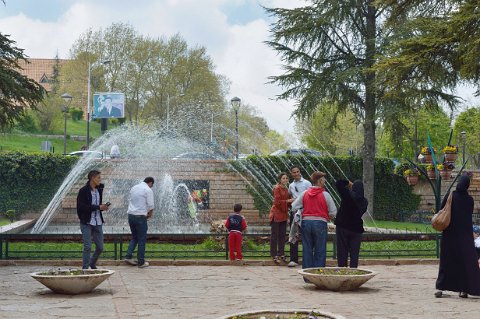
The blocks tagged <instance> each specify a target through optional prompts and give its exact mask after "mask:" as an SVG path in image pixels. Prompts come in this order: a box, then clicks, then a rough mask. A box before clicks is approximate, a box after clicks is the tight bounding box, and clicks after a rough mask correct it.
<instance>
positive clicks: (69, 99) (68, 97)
mask: <svg viewBox="0 0 480 319" xmlns="http://www.w3.org/2000/svg"><path fill="white" fill-rule="evenodd" d="M62 99H63V101H65V104H66V105H67V106H68V105H69V104H70V102H72V99H73V97H72V96H71V95H70V94H68V93H63V94H62Z"/></svg>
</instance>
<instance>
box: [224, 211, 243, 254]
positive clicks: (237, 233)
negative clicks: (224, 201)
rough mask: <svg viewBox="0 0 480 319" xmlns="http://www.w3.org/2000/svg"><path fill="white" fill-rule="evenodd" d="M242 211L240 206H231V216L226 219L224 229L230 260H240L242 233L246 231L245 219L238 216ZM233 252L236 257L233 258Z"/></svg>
mask: <svg viewBox="0 0 480 319" xmlns="http://www.w3.org/2000/svg"><path fill="white" fill-rule="evenodd" d="M241 211H242V205H241V204H235V205H234V206H233V214H231V215H230V216H228V217H227V220H226V221H225V227H226V228H227V229H228V250H229V251H230V260H235V259H237V260H241V259H242V258H243V255H242V232H243V231H244V230H245V229H247V222H246V221H245V217H243V216H242V215H240V212H241ZM235 252H236V253H237V256H236V257H235Z"/></svg>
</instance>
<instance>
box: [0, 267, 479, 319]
mask: <svg viewBox="0 0 480 319" xmlns="http://www.w3.org/2000/svg"><path fill="white" fill-rule="evenodd" d="M40 263H41V262H31V263H30V264H29V263H19V265H16V266H15V265H12V262H10V263H3V264H0V278H1V281H0V318H11V319H16V318H38V319H43V318H45V319H46V318H54V319H56V318H102V319H110V318H170V319H172V318H181V319H184V318H185V319H188V318H198V319H215V318H219V317H221V316H224V315H227V314H231V313H234V312H240V311H248V310H260V309H267V308H277V309H280V308H282V309H284V308H297V309H298V308H300V309H303V308H305V309H313V308H316V309H320V310H324V311H327V312H331V313H335V314H339V315H342V316H344V317H345V318H348V319H354V318H355V319H363V318H365V319H366V318H382V319H383V318H410V319H412V318H422V319H424V318H478V316H479V315H478V313H479V310H480V299H479V298H468V299H461V298H459V297H458V295H457V294H454V293H449V294H448V296H447V297H444V298H441V299H436V298H434V296H433V293H434V291H435V290H434V285H435V279H436V274H437V267H438V266H437V265H435V264H431V263H430V264H412V265H399V266H396V265H393V264H392V265H368V266H362V268H368V269H371V270H374V271H377V272H378V275H377V276H376V277H374V278H373V279H371V280H370V281H368V282H367V283H366V284H364V286H362V287H361V288H360V289H359V290H356V291H350V292H330V291H322V290H318V289H315V287H314V286H312V285H308V284H305V283H304V282H303V280H302V277H301V276H300V275H299V274H297V270H298V269H299V268H288V267H281V266H261V265H259V264H258V263H257V264H254V263H252V264H250V263H247V264H246V265H232V264H228V265H225V266H212V265H185V266H174V265H172V263H170V265H168V266H158V265H154V266H150V267H149V268H145V269H138V268H137V267H133V266H127V265H123V264H119V263H114V264H110V265H108V266H107V265H105V264H104V265H103V266H102V267H101V268H108V269H113V270H115V271H116V273H115V274H114V275H112V276H111V277H110V279H108V280H107V281H105V282H103V283H102V284H101V285H100V286H98V287H97V288H96V289H95V290H94V291H93V292H92V293H90V294H85V295H76V296H68V295H57V294H54V293H52V292H51V291H50V290H49V289H48V288H46V287H44V286H43V285H41V284H40V283H39V282H37V281H35V280H34V279H32V278H31V277H30V276H29V273H31V272H35V271H44V270H48V269H50V268H51V266H49V265H45V264H43V265H39V264H40ZM2 265H3V266H2ZM63 265H65V263H63V264H62V262H61V261H57V262H56V266H63Z"/></svg>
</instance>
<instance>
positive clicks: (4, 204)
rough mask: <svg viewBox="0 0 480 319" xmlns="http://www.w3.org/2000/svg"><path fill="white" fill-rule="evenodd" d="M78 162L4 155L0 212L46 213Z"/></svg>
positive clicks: (42, 155)
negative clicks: (9, 210)
mask: <svg viewBox="0 0 480 319" xmlns="http://www.w3.org/2000/svg"><path fill="white" fill-rule="evenodd" d="M77 160H78V159H77V158H75V157H74V156H62V155H56V154H52V153H37V154H27V153H22V152H5V153H0V181H1V183H0V211H6V210H7V208H8V209H11V210H15V211H17V212H24V211H26V210H41V209H43V208H44V207H45V206H46V205H47V204H48V202H49V201H50V200H51V199H52V197H53V195H54V194H55V192H56V191H57V189H58V187H59V186H60V184H61V183H62V181H63V180H64V179H65V176H67V174H68V172H69V171H70V169H71V168H72V167H73V165H74V164H75V162H76V161H77Z"/></svg>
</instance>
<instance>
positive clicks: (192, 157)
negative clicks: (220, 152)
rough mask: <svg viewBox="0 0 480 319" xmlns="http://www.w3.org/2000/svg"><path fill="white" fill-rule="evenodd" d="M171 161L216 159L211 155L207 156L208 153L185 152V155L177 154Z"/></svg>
mask: <svg viewBox="0 0 480 319" xmlns="http://www.w3.org/2000/svg"><path fill="white" fill-rule="evenodd" d="M172 159H173V160H183V159H185V160H188V159H190V160H216V159H218V158H216V157H215V156H213V155H212V154H208V153H201V152H187V153H182V154H179V155H177V156H175V157H174V158H172Z"/></svg>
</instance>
